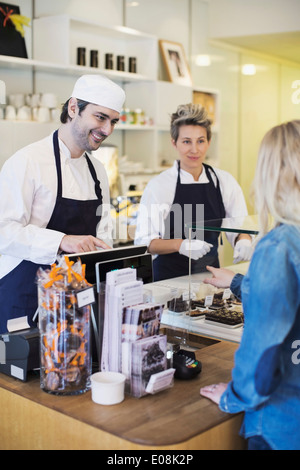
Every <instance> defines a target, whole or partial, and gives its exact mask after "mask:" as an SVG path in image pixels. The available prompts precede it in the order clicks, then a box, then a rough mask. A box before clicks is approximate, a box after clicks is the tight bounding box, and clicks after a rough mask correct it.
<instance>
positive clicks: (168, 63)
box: [159, 39, 192, 86]
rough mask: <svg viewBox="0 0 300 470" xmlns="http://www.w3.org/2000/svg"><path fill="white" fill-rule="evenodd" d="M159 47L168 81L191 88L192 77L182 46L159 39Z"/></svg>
mask: <svg viewBox="0 0 300 470" xmlns="http://www.w3.org/2000/svg"><path fill="white" fill-rule="evenodd" d="M159 47H160V51H161V54H162V58H163V62H164V65H165V67H166V71H167V74H168V78H169V80H170V81H171V82H173V83H177V84H179V85H187V86H192V77H191V74H190V70H189V66H188V63H187V60H186V57H185V54H184V49H183V46H182V44H180V43H177V42H172V41H166V40H164V39H161V40H160V41H159Z"/></svg>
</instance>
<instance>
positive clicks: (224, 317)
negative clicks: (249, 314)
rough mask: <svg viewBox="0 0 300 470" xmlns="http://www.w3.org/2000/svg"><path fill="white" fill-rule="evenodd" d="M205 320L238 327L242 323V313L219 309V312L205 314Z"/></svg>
mask: <svg viewBox="0 0 300 470" xmlns="http://www.w3.org/2000/svg"><path fill="white" fill-rule="evenodd" d="M205 319H206V320H209V321H214V322H218V323H224V324H226V325H239V324H242V323H244V315H243V313H242V312H237V311H235V310H228V309H226V308H220V309H219V310H215V311H210V312H209V313H206V314H205Z"/></svg>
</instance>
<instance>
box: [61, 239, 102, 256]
mask: <svg viewBox="0 0 300 470" xmlns="http://www.w3.org/2000/svg"><path fill="white" fill-rule="evenodd" d="M59 248H60V250H61V251H63V252H64V253H84V252H86V251H96V250H97V249H98V248H102V249H104V250H107V249H110V248H111V247H110V246H109V245H107V244H106V243H104V242H103V241H102V240H99V238H96V237H93V236H92V235H65V236H64V237H63V239H62V241H61V244H60V246H59Z"/></svg>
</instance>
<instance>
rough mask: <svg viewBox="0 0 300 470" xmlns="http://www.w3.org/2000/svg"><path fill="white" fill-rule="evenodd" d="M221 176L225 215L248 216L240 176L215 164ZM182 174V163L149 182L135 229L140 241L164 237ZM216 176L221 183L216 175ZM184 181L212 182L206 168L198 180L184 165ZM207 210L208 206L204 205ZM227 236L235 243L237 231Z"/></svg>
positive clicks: (142, 242) (140, 243) (145, 241)
mask: <svg viewBox="0 0 300 470" xmlns="http://www.w3.org/2000/svg"><path fill="white" fill-rule="evenodd" d="M214 171H215V173H216V175H217V177H218V179H219V183H220V190H221V195H222V199H223V204H224V208H225V217H226V218H227V217H245V216H247V215H248V210H247V206H246V202H245V198H244V195H243V191H242V189H241V187H240V185H239V184H238V182H237V181H236V179H235V178H234V177H233V176H232V175H231V174H230V173H228V172H227V171H224V170H220V169H219V168H214ZM177 177H178V163H177V161H175V162H174V165H173V166H172V167H171V168H169V169H168V170H165V171H163V172H162V173H160V174H159V175H157V176H155V177H154V178H153V179H152V180H150V181H149V183H148V184H147V186H146V188H145V190H144V192H143V195H142V198H141V203H140V207H139V211H138V217H137V226H136V233H135V244H136V245H147V246H149V245H150V242H151V240H154V239H157V238H164V230H165V224H164V222H165V220H166V218H167V216H168V214H169V212H170V208H171V206H172V204H173V201H174V197H175V191H176V185H177ZM212 179H213V181H214V183H215V184H217V181H216V178H215V175H214V174H212ZM180 180H181V184H208V183H209V180H208V178H207V176H206V172H205V171H202V173H201V175H200V176H199V179H198V181H194V177H193V176H192V175H191V174H190V173H188V172H187V171H185V170H183V169H182V168H181V169H180ZM204 212H205V208H204ZM226 236H227V238H228V240H229V242H230V243H231V245H232V246H234V240H235V238H236V236H237V234H236V233H226Z"/></svg>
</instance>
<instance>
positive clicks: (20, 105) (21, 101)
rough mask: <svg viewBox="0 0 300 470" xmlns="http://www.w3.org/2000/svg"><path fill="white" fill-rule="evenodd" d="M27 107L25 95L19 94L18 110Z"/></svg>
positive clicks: (16, 102)
mask: <svg viewBox="0 0 300 470" xmlns="http://www.w3.org/2000/svg"><path fill="white" fill-rule="evenodd" d="M24 105H25V95H23V94H22V93H17V94H16V95H15V107H16V108H17V109H19V108H22V106H24Z"/></svg>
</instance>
